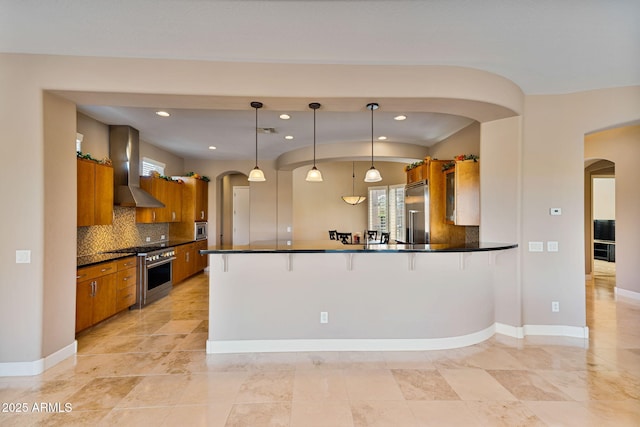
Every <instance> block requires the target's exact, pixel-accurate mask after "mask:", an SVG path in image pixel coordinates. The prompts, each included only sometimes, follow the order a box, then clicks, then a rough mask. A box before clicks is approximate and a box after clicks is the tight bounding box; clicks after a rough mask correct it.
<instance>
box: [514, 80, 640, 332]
mask: <svg viewBox="0 0 640 427" xmlns="http://www.w3.org/2000/svg"><path fill="white" fill-rule="evenodd" d="M525 111H526V114H525V115H524V122H523V152H522V245H523V247H522V300H523V321H524V323H525V324H536V325H545V324H554V323H556V324H565V325H574V326H579V325H584V324H585V317H586V314H585V291H584V273H583V266H584V263H585V260H584V245H585V241H584V158H585V154H584V140H585V134H588V133H590V132H593V131H595V130H598V129H605V128H611V127H613V126H619V125H621V124H625V123H631V122H633V121H636V120H638V118H639V116H640V87H627V88H615V89H606V90H595V91H588V92H580V93H575V94H567V95H536V96H527V97H526V102H525ZM626 156H627V158H628V159H631V158H633V156H629V154H628V152H627V154H626ZM596 157H597V156H596ZM628 176H629V178H632V179H631V180H628V179H625V178H624V177H622V176H620V175H619V173H618V164H617V163H616V178H617V179H616V181H617V187H620V188H617V190H616V191H617V192H618V193H619V194H617V197H616V199H619V198H623V197H624V195H627V197H630V198H631V199H634V200H635V201H634V202H632V204H631V206H632V207H633V208H632V212H630V214H633V215H635V218H637V217H639V216H640V214H639V213H638V211H637V207H638V205H639V204H638V203H637V200H638V199H637V195H634V191H635V190H634V189H632V188H633V187H634V186H637V183H638V181H639V180H638V178H637V175H634V173H631V174H629V175H628ZM634 177H635V180H634V179H633V178H634ZM618 196H619V197H618ZM552 207H559V208H562V212H563V214H562V216H551V215H549V208H552ZM616 210H617V212H618V213H619V214H620V212H621V210H620V208H619V207H618V208H617V209H616ZM632 229H633V230H637V229H636V228H633V227H632ZM634 232H635V233H637V231H634ZM637 237H638V235H637V234H635V235H634V234H633V233H630V234H629V235H628V237H627V239H633V238H635V242H637V241H638V238H637ZM625 240H626V239H623V242H624V241H625ZM529 241H542V242H547V241H558V242H559V252H556V253H550V252H528V251H527V249H526V245H527V242H529ZM623 242H621V244H622V245H625V243H623ZM630 246H633V245H632V244H628V245H627V246H626V247H630ZM625 252H626V254H627V255H626V256H627V257H631V258H633V259H635V260H637V259H638V258H639V255H638V248H637V245H636V249H631V250H627V251H625ZM618 261H619V262H617V263H616V266H617V272H618V278H617V280H618V286H620V287H624V288H625V289H629V290H633V289H637V286H638V285H637V283H638V280H637V279H638V277H639V275H638V270H637V268H638V267H637V266H630V267H631V268H630V269H629V270H626V269H625V267H624V265H629V263H628V261H629V258H625V256H623V258H622V259H620V260H618ZM625 261H627V262H625ZM635 264H637V262H635ZM627 272H628V273H627ZM620 273H622V275H620ZM634 280H635V283H636V284H633V282H634ZM551 301H558V302H560V312H559V313H551Z"/></svg>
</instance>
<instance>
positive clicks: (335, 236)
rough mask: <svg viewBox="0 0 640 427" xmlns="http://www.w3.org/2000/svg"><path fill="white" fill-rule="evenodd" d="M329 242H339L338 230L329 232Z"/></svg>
mask: <svg viewBox="0 0 640 427" xmlns="http://www.w3.org/2000/svg"><path fill="white" fill-rule="evenodd" d="M329 240H338V230H329Z"/></svg>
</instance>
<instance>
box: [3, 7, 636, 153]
mask: <svg viewBox="0 0 640 427" xmlns="http://www.w3.org/2000/svg"><path fill="white" fill-rule="evenodd" d="M638 16H640V1H637V0H562V1H539V0H522V1H512V0H483V1H476V0H447V1H444V0H443V1H437V0H432V1H430V0H421V1H419V0H394V1H384V0H372V1H366V0H351V1H348V0H345V1H341V0H327V1H322V0H315V1H309V0H306V1H302V0H280V1H268V0H234V1H225V0H112V1H109V2H95V1H94V2H92V1H86V0H56V1H49V2H42V1H41V0H0V52H16V53H37V54H59V55H79V56H104V57H127V58H167V59H195V60H206V61H243V62H271V63H307V64H310V63H311V64H313V63H330V64H402V65H434V64H435V65H456V66H464V67H471V68H476V69H481V70H485V71H489V72H493V73H496V74H499V75H501V76H504V77H506V78H508V79H510V80H512V81H513V82H514V83H516V84H517V85H518V86H520V87H521V88H522V90H523V91H524V92H525V93H527V94H549V93H569V92H576V91H583V90H591V89H598V88H605V87H618V86H628V85H638V84H640V25H638V23H637V17H638ZM149 99H151V98H149ZM147 101H149V100H147ZM311 101H319V102H323V100H309V102H311ZM78 104H79V106H80V110H81V111H83V112H85V113H87V114H88V115H90V116H92V117H94V118H96V119H98V120H101V121H103V122H105V123H109V124H112V123H113V124H130V125H132V126H134V127H136V128H138V129H139V130H140V131H141V137H142V139H144V140H146V141H147V142H150V143H152V144H154V145H158V146H161V147H164V148H167V149H169V150H170V151H173V152H175V153H176V154H178V155H180V156H182V157H185V158H191V157H205V158H220V159H230V158H236V159H237V158H247V157H248V158H251V149H252V147H253V143H254V131H253V127H254V119H255V116H254V112H253V111H252V110H251V109H250V107H248V105H247V107H246V108H245V109H244V111H239V109H238V108H237V106H236V107H234V108H228V109H227V108H224V107H221V108H216V109H203V108H199V107H197V106H189V105H181V106H180V108H174V109H173V110H172V111H170V112H171V113H172V115H171V117H169V118H167V119H161V118H159V117H158V116H156V115H155V114H154V112H155V111H156V110H157V109H161V108H166V107H167V105H161V104H157V105H153V104H151V103H150V102H145V103H143V104H144V106H137V107H132V106H130V105H129V106H126V107H125V106H124V105H125V104H114V103H102V104H103V105H102V106H98V105H96V104H98V103H91V102H89V101H87V102H78ZM364 104H365V103H363V105H362V106H361V107H360V111H353V110H350V111H347V110H345V111H343V112H337V111H323V109H322V108H321V109H320V110H318V112H317V142H318V144H320V145H321V144H328V143H340V142H345V141H366V140H370V138H371V135H370V116H369V113H368V111H367V110H366V109H365V108H364ZM104 105H112V106H109V107H107V106H104ZM265 107H267V105H266V104H265ZM381 107H382V108H381V109H380V110H378V111H377V112H376V113H375V128H374V129H375V136H376V137H377V136H379V135H382V134H384V135H385V136H387V137H388V138H389V139H388V141H395V142H407V143H417V144H422V145H427V146H428V145H431V144H433V143H435V142H437V141H439V140H441V139H443V138H444V137H446V136H448V135H450V134H451V133H453V132H455V131H457V130H459V129H461V128H462V127H464V126H466V125H468V124H469V122H470V121H469V119H466V118H459V117H452V116H447V115H441V114H428V113H422V112H419V111H413V112H411V114H409V113H407V116H408V119H407V120H405V121H404V122H396V121H394V120H392V116H393V115H395V114H396V113H404V112H406V111H403V110H404V108H403V106H402V105H394V106H393V108H385V107H387V106H386V105H381ZM293 110H295V111H293ZM407 111H409V109H407ZM280 112H289V113H291V116H292V119H291V120H288V121H284V120H280V119H279V118H277V116H278V114H279V113H280ZM261 113H264V114H261V115H260V117H259V119H260V122H259V126H261V127H274V128H275V129H276V133H275V134H270V135H266V134H265V135H260V150H262V151H261V153H260V157H264V158H276V157H277V156H278V155H279V154H281V153H282V152H285V151H289V150H290V149H293V148H299V147H301V146H309V145H310V144H311V142H312V138H313V134H312V126H313V122H312V120H313V118H312V117H313V116H312V113H311V111H310V110H309V109H308V108H307V107H306V105H302V106H299V107H297V108H295V109H289V111H286V110H283V109H278V108H265V109H264V111H262V112H261ZM287 134H292V135H293V136H294V139H293V140H292V141H289V142H286V141H285V140H284V139H283V137H284V136H285V135H287ZM209 145H213V146H216V147H218V149H217V150H214V151H210V150H207V149H206V147H208V146H209Z"/></svg>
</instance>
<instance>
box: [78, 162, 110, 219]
mask: <svg viewBox="0 0 640 427" xmlns="http://www.w3.org/2000/svg"><path fill="white" fill-rule="evenodd" d="M77 166H78V183H77V191H78V224H77V225H78V227H83V226H88V225H93V221H94V212H95V200H96V199H95V197H96V193H95V182H96V180H95V170H96V164H95V163H94V162H90V161H86V160H80V159H78V161H77ZM112 187H113V185H112ZM111 191H112V192H113V188H112V189H111Z"/></svg>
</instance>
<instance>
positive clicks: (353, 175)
mask: <svg viewBox="0 0 640 427" xmlns="http://www.w3.org/2000/svg"><path fill="white" fill-rule="evenodd" d="M351 178H352V179H351V195H352V196H355V195H356V162H353V170H352V175H351Z"/></svg>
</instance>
